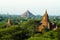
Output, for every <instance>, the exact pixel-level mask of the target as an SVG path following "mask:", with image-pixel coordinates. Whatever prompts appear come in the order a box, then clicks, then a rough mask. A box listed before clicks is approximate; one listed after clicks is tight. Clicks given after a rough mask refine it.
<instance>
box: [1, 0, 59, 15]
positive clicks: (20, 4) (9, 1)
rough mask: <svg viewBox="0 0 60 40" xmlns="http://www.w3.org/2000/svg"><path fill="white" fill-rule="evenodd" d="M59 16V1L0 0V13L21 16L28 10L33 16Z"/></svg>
mask: <svg viewBox="0 0 60 40" xmlns="http://www.w3.org/2000/svg"><path fill="white" fill-rule="evenodd" d="M44 9H47V12H48V14H49V15H60V0H0V13H1V14H2V13H4V14H7V13H9V14H19V15H20V14H22V13H24V12H25V11H27V10H29V11H30V12H32V13H33V14H35V15H43V13H44Z"/></svg>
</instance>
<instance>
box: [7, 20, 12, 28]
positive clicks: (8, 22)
mask: <svg viewBox="0 0 60 40" xmlns="http://www.w3.org/2000/svg"><path fill="white" fill-rule="evenodd" d="M10 25H11V21H10V19H7V27H9V26H10Z"/></svg>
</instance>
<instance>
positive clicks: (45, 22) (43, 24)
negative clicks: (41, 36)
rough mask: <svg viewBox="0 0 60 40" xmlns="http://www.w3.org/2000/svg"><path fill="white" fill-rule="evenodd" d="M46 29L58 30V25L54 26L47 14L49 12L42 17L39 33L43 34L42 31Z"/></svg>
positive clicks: (38, 28)
mask: <svg viewBox="0 0 60 40" xmlns="http://www.w3.org/2000/svg"><path fill="white" fill-rule="evenodd" d="M44 28H47V29H48V30H50V29H53V30H56V29H57V25H56V24H54V25H52V23H51V22H50V20H49V16H48V14H47V10H45V12H44V15H43V17H42V20H41V22H40V25H39V26H38V27H37V31H38V32H42V30H43V29H44Z"/></svg>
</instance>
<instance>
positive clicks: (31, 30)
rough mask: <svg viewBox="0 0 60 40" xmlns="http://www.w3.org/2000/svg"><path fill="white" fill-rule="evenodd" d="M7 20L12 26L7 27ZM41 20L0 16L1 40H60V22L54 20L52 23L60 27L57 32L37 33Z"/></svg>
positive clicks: (44, 31)
mask: <svg viewBox="0 0 60 40" xmlns="http://www.w3.org/2000/svg"><path fill="white" fill-rule="evenodd" d="M7 18H9V19H10V20H11V23H12V25H11V26H9V27H6V23H7V21H6V20H7ZM40 20H41V18H40V17H39V18H38V17H36V18H27V19H25V18H21V17H20V16H3V17H2V16H0V40H59V39H60V36H59V35H60V20H58V19H54V18H52V20H51V21H52V23H53V22H54V23H56V24H57V25H58V29H57V30H56V31H53V30H50V31H46V29H44V30H43V33H36V28H37V26H38V24H39V23H40Z"/></svg>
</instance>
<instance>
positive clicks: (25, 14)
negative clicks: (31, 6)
mask: <svg viewBox="0 0 60 40" xmlns="http://www.w3.org/2000/svg"><path fill="white" fill-rule="evenodd" d="M21 17H35V15H34V14H32V13H31V12H30V11H29V10H27V11H26V12H24V13H23V14H22V15H21Z"/></svg>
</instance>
